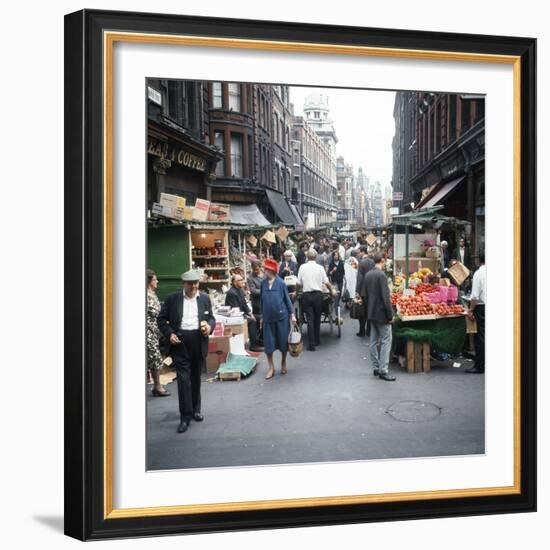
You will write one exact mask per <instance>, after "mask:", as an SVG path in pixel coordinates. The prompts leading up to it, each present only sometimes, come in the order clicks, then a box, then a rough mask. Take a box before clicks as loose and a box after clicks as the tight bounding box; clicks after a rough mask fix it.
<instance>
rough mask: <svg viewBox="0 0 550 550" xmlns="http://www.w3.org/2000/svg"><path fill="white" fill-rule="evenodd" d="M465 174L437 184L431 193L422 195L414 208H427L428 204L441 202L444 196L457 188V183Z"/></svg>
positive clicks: (434, 204) (447, 195) (446, 196)
mask: <svg viewBox="0 0 550 550" xmlns="http://www.w3.org/2000/svg"><path fill="white" fill-rule="evenodd" d="M465 178H466V176H461V177H460V178H456V179H454V180H452V181H449V182H447V183H444V184H442V185H438V186H437V187H436V188H435V189H434V190H433V191H432V192H431V193H429V194H428V195H427V196H426V197H424V198H423V199H422V200H421V201H420V202H419V203H418V204H417V205H416V206H415V210H417V209H418V208H427V207H429V206H436V205H438V204H441V203H442V202H443V201H444V200H445V199H446V198H448V197H449V196H450V195H451V193H452V192H453V191H454V190H455V189H456V188H457V186H458V184H459V183H460V182H461V181H463V180H464V179H465Z"/></svg>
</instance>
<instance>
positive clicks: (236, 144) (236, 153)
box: [231, 134, 243, 178]
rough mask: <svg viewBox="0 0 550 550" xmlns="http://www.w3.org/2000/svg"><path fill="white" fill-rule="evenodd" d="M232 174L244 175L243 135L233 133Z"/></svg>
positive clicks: (238, 176)
mask: <svg viewBox="0 0 550 550" xmlns="http://www.w3.org/2000/svg"><path fill="white" fill-rule="evenodd" d="M231 175H232V176H233V177H234V178H242V176H243V136H242V135H241V134H231Z"/></svg>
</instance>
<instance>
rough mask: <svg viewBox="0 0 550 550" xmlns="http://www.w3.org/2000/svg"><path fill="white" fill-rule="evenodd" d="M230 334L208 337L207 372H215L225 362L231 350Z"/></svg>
mask: <svg viewBox="0 0 550 550" xmlns="http://www.w3.org/2000/svg"><path fill="white" fill-rule="evenodd" d="M230 339H231V337H230V336H210V338H209V339H208V355H207V357H206V372H207V373H208V374H212V373H215V372H216V371H217V370H218V367H219V366H220V365H221V364H222V363H225V360H226V358H227V354H228V353H229V350H230V346H231V344H230Z"/></svg>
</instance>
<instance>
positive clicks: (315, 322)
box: [300, 291, 323, 346]
mask: <svg viewBox="0 0 550 550" xmlns="http://www.w3.org/2000/svg"><path fill="white" fill-rule="evenodd" d="M300 301H301V304H302V308H303V310H304V315H305V318H306V321H307V342H308V345H310V346H318V345H319V343H320V341H321V340H320V339H321V336H320V333H321V313H322V312H323V293H322V292H320V291H319V292H317V291H315V292H304V293H303V294H302V296H301V299H300Z"/></svg>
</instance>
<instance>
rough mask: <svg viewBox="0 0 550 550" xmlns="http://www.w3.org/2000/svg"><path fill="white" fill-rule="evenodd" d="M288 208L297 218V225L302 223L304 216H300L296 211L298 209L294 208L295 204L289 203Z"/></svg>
mask: <svg viewBox="0 0 550 550" xmlns="http://www.w3.org/2000/svg"><path fill="white" fill-rule="evenodd" d="M289 206H290V209H291V210H292V213H293V214H294V217H295V218H296V219H297V220H298V225H303V224H304V223H305V222H304V218H302V216H301V214H300V212H298V209H297V208H296V205H295V204H292V203H289Z"/></svg>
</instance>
